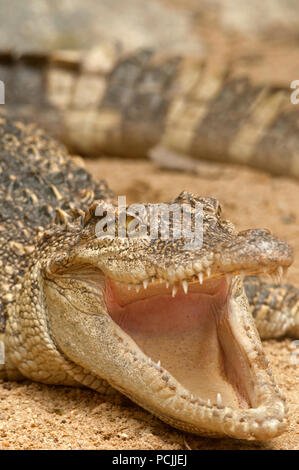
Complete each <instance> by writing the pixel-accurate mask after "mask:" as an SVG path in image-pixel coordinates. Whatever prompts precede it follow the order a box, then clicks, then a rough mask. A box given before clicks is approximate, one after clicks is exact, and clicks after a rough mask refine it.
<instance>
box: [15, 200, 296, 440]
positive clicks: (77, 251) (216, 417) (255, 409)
mask: <svg viewBox="0 0 299 470" xmlns="http://www.w3.org/2000/svg"><path fill="white" fill-rule="evenodd" d="M173 204H176V205H178V206H179V208H181V209H183V207H184V208H187V209H186V210H187V212H186V213H189V215H190V218H189V219H187V221H188V220H189V228H194V227H195V224H196V220H197V219H196V217H197V216H198V214H200V218H199V219H200V225H199V227H201V228H202V232H201V233H202V237H198V240H197V242H198V241H199V243H198V244H197V245H196V244H195V245H194V244H192V243H191V245H190V243H189V242H190V234H189V238H188V236H185V235H184V236H182V237H181V238H179V237H178V236H177V235H175V231H174V227H175V226H176V225H175V224H176V223H177V219H175V217H174V215H172V216H171V217H170V219H169V220H170V221H169V225H168V227H169V228H170V230H169V233H168V234H167V235H168V236H165V233H164V232H163V230H162V228H161V225H160V227H158V231H156V232H155V234H156V236H153V235H152V234H149V225H148V224H149V215H151V214H152V212H151V210H152V208H150V206H149V205H146V206H145V211H144V212H143V213H139V215H138V217H139V219H138V220H139V222H143V223H144V226H145V227H146V233H145V234H143V235H144V236H127V237H120V236H119V233H120V228H119V227H122V228H123V226H121V225H118V230H117V231H116V236H115V237H114V238H113V237H109V236H108V234H109V233H110V232H109V230H110V225H109V224H108V225H107V224H106V222H107V220H108V219H105V217H107V212H104V210H105V207H106V206H105V207H104V203H103V202H101V201H99V202H98V203H97V204H93V205H92V207H91V208H90V209H89V210H88V212H87V213H86V214H85V217H81V222H80V223H79V222H78V221H77V223H74V224H71V225H69V226H67V227H56V228H55V229H53V230H49V231H48V232H46V233H45V234H44V235H43V237H42V238H41V239H40V240H39V242H38V246H37V248H36V256H35V259H33V261H32V262H31V264H30V265H29V267H28V270H27V274H26V276H25V279H24V282H23V285H22V288H21V289H20V290H19V291H18V294H17V296H18V298H17V302H16V303H15V307H12V308H14V309H15V311H14V312H11V315H10V319H9V322H8V327H7V328H8V330H10V333H11V334H10V335H9V338H10V339H9V341H8V342H7V345H6V346H7V350H8V351H9V355H10V360H11V361H12V362H13V363H14V364H15V365H16V366H17V367H18V369H19V370H20V371H21V372H22V374H23V375H25V376H27V377H31V378H33V379H35V380H40V381H44V382H50V383H59V380H60V382H61V383H67V380H66V378H65V377H66V376H67V377H72V378H73V379H75V380H76V382H80V383H83V384H85V385H88V386H90V387H93V388H95V389H98V387H99V386H98V384H99V379H105V380H106V381H108V382H109V383H110V384H111V385H112V386H113V387H114V388H116V389H118V390H119V391H121V392H122V393H124V394H125V395H127V396H128V397H130V398H131V399H132V400H133V401H135V402H136V403H138V404H139V405H141V406H142V407H143V408H145V409H147V410H149V411H151V412H152V413H153V414H155V415H156V416H158V417H159V418H160V419H162V420H163V421H165V422H167V423H169V424H171V425H173V426H175V427H177V428H179V429H183V430H186V431H190V432H193V433H198V434H204V435H209V436H221V435H228V436H232V437H236V438H248V439H250V438H255V439H265V438H269V437H273V436H276V435H278V434H280V433H281V432H282V431H283V430H284V429H285V426H286V406H285V401H284V397H283V396H282V394H281V392H280V390H279V389H278V387H277V385H276V383H275V381H274V379H273V377H272V375H271V371H270V369H269V364H268V361H267V358H266V357H265V354H264V352H263V349H262V345H261V342H260V339H259V335H258V333H257V330H256V327H255V325H254V322H253V319H252V316H251V313H250V310H249V305H248V301H247V298H246V296H245V294H244V290H243V283H242V276H243V275H244V274H246V275H257V274H260V273H268V274H275V275H276V274H278V275H280V274H281V273H282V271H283V270H284V269H286V268H287V267H288V266H289V265H290V263H291V261H292V253H291V249H290V248H289V246H288V245H287V244H286V243H284V242H283V241H281V240H279V239H278V238H276V237H275V236H273V235H271V234H270V233H269V231H267V230H261V229H255V230H246V231H243V232H239V233H238V232H237V231H236V230H235V228H234V226H233V225H232V224H231V223H230V222H228V221H226V220H224V219H223V218H222V215H221V209H220V205H219V203H218V201H216V200H215V199H211V198H200V197H197V196H194V195H191V194H189V193H182V194H181V195H180V196H179V197H178V198H177V199H176V200H175V201H173ZM97 205H98V206H99V207H100V208H101V207H102V211H100V212H99V213H101V214H102V215H101V216H98V215H97V211H96V207H97ZM199 207H200V208H201V209H202V210H201V212H200V211H199V212H198V208H199ZM114 211H115V214H114V219H115V220H116V221H119V220H120V218H121V216H120V212H118V211H117V208H116V207H115V209H114ZM188 211H189V212H188ZM103 214H104V215H103ZM104 219H105V224H106V225H105V224H104V223H102V225H101V227H102V228H105V230H106V232H107V231H108V232H109V233H108V234H107V233H106V236H99V231H98V230H97V229H98V228H99V227H98V226H97V224H98V223H99V222H101V221H102V222H103V221H104ZM133 220H134V218H133V216H132V215H131V216H130V212H129V211H128V213H127V215H126V216H125V219H124V220H122V223H124V224H125V226H126V227H129V225H130V223H132V221H133ZM159 220H161V217H160V219H159ZM180 223H181V222H179V225H180ZM187 225H188V223H187ZM108 226H109V228H107V227H108ZM140 226H141V224H140V225H139V227H140ZM134 230H135V232H136V231H137V228H136V226H135V228H134V229H133V231H134ZM132 233H133V232H132ZM185 234H186V233H185ZM135 235H136V234H135ZM193 241H194V240H193ZM16 338H18V339H16ZM34 348H35V354H34ZM37 353H38V354H37Z"/></svg>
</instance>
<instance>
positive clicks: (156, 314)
mask: <svg viewBox="0 0 299 470" xmlns="http://www.w3.org/2000/svg"><path fill="white" fill-rule="evenodd" d="M235 282H236V278H232V279H227V278H226V277H221V278H218V279H210V280H209V279H208V280H205V281H204V282H203V281H202V282H200V280H197V281H196V280H191V281H189V282H188V281H187V280H185V281H184V282H183V283H180V284H177V285H174V286H170V285H169V284H168V283H165V282H163V283H159V282H153V283H150V284H149V285H146V289H144V288H143V289H142V290H139V292H136V291H135V288H134V286H133V287H132V288H130V290H128V287H127V286H126V285H124V284H120V283H117V282H113V281H112V280H111V279H109V278H107V279H106V285H105V301H106V306H107V309H108V313H109V315H110V317H111V318H112V319H113V321H114V322H115V323H117V325H118V326H119V327H120V328H121V329H122V330H123V331H124V332H125V333H126V334H127V335H128V336H129V337H130V338H131V339H132V340H133V341H134V342H135V343H136V345H137V346H138V347H139V348H140V350H141V351H142V352H143V353H144V354H145V355H146V356H147V357H148V358H149V359H148V361H149V363H154V364H156V365H157V366H158V367H160V369H161V371H165V372H167V373H168V374H170V375H171V376H172V377H173V378H174V379H175V381H177V383H178V384H180V386H182V387H183V388H184V389H185V390H187V391H188V392H189V394H190V396H192V397H194V398H195V397H197V398H199V399H201V400H203V401H205V402H206V403H207V404H211V405H215V406H218V407H219V408H222V407H225V406H229V407H232V408H250V407H251V406H252V401H251V395H252V390H251V382H250V379H249V374H250V372H249V366H248V363H247V359H246V355H245V354H244V351H243V350H242V347H241V345H240V344H238V341H237V339H236V337H235V335H234V334H233V332H232V329H231V324H230V315H231V293H232V289H233V287H234V283H235ZM132 347H134V345H133V346H132Z"/></svg>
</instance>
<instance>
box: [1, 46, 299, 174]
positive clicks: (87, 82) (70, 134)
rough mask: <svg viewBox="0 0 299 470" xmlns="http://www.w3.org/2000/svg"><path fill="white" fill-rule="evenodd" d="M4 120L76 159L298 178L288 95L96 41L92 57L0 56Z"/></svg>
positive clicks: (219, 68) (197, 62)
mask: <svg viewBox="0 0 299 470" xmlns="http://www.w3.org/2000/svg"><path fill="white" fill-rule="evenodd" d="M0 79H1V80H2V81H3V82H4V84H5V87H6V89H5V94H6V106H5V108H6V112H7V114H8V115H9V116H11V117H20V116H22V117H23V118H25V119H26V118H27V119H29V120H31V121H32V120H34V121H36V122H38V123H39V124H40V125H41V126H42V127H44V128H45V129H46V130H47V131H49V132H51V133H52V135H53V136H55V137H57V138H58V139H59V140H61V141H63V142H64V143H65V144H67V146H68V147H69V148H70V149H71V150H72V151H73V152H78V153H79V154H80V155H92V156H99V155H101V154H106V155H107V154H109V155H118V156H130V157H144V156H147V155H150V152H151V149H153V148H155V147H157V146H158V147H160V148H162V149H163V148H164V149H167V150H170V151H173V152H174V153H179V154H182V155H189V156H191V157H193V158H194V159H200V160H203V159H208V160H217V161H220V162H233V163H237V164H244V165H249V166H252V167H255V168H259V169H262V170H266V171H268V172H270V173H272V174H274V175H280V176H281V175H286V176H291V177H294V178H298V177H299V155H298V148H299V132H298V122H299V110H298V106H296V105H294V104H292V102H291V99H290V98H291V93H295V95H296V96H294V98H296V97H297V91H296V90H292V89H291V88H284V87H282V86H278V85H277V86H275V85H271V84H269V83H258V82H257V81H256V80H253V79H249V78H248V77H246V76H243V75H242V74H240V72H237V71H236V70H235V69H234V67H233V65H232V64H229V63H226V64H225V63H221V64H218V65H216V64H214V62H213V60H211V59H210V60H208V59H199V58H193V57H190V56H184V55H181V56H179V55H175V54H173V53H166V52H165V53H163V51H162V52H161V51H154V50H150V49H138V50H135V51H131V52H128V51H123V50H122V48H121V46H120V45H119V44H116V43H113V42H109V41H102V43H100V44H99V46H98V47H95V48H93V49H91V50H90V51H85V50H84V51H78V50H58V51H52V52H50V53H41V52H40V53H38V52H35V53H30V52H28V53H22V54H16V53H13V52H11V51H7V52H0Z"/></svg>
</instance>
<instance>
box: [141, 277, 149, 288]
mask: <svg viewBox="0 0 299 470" xmlns="http://www.w3.org/2000/svg"><path fill="white" fill-rule="evenodd" d="M142 284H143V288H144V289H147V286H148V280H147V279H144V281H142Z"/></svg>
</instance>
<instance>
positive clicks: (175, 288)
mask: <svg viewBox="0 0 299 470" xmlns="http://www.w3.org/2000/svg"><path fill="white" fill-rule="evenodd" d="M176 293H177V286H175V285H174V286H173V288H172V293H171V295H172V297H175V294H176Z"/></svg>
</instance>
